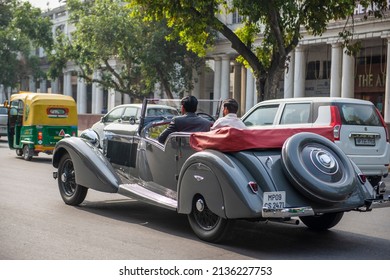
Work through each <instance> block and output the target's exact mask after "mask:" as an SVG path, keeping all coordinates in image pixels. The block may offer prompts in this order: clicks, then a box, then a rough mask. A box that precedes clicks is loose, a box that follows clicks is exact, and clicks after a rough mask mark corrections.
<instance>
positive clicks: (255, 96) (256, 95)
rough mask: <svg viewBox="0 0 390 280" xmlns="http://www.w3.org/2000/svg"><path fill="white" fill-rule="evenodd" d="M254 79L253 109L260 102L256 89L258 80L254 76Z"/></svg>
mask: <svg viewBox="0 0 390 280" xmlns="http://www.w3.org/2000/svg"><path fill="white" fill-rule="evenodd" d="M252 77H253V103H252V107H253V106H254V105H255V104H257V102H258V101H259V100H258V98H259V97H258V92H257V87H256V79H255V77H254V76H253V75H252Z"/></svg>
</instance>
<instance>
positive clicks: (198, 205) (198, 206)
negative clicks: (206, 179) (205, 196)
mask: <svg viewBox="0 0 390 280" xmlns="http://www.w3.org/2000/svg"><path fill="white" fill-rule="evenodd" d="M195 206H196V210H198V211H199V212H202V211H203V210H204V202H203V200H202V199H198V200H197V201H196V204H195Z"/></svg>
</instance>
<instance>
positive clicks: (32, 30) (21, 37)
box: [0, 0, 52, 99]
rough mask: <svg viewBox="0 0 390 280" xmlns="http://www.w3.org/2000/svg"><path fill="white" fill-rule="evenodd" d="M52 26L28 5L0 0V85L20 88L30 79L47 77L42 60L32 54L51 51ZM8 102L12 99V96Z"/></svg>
mask: <svg viewBox="0 0 390 280" xmlns="http://www.w3.org/2000/svg"><path fill="white" fill-rule="evenodd" d="M51 44H52V33H51V22H50V20H49V19H48V18H44V17H42V16H41V10H40V9H37V8H33V7H32V6H31V4H30V3H28V2H23V3H22V2H20V1H18V0H0V65H1V67H0V84H2V85H3V86H4V88H5V89H7V88H8V87H11V88H17V87H18V85H19V84H20V82H21V80H22V79H24V78H26V77H27V76H29V75H32V76H34V77H35V78H39V77H44V76H45V73H43V72H42V71H41V70H40V69H39V58H38V57H37V56H35V55H31V50H32V49H33V48H37V47H43V48H44V49H46V50H50V49H51ZM5 92H6V98H7V99H8V92H7V90H6V91H5Z"/></svg>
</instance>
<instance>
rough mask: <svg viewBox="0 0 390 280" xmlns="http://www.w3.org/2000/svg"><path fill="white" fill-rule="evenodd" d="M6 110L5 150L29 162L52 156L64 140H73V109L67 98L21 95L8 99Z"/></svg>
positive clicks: (73, 106)
mask: <svg viewBox="0 0 390 280" xmlns="http://www.w3.org/2000/svg"><path fill="white" fill-rule="evenodd" d="M4 105H6V106H7V107H8V126H7V134H8V146H9V147H10V149H16V154H17V155H18V156H23V158H24V159H25V160H31V159H32V157H33V156H37V155H38V154H39V153H41V152H42V153H46V154H52V152H53V149H54V146H55V145H56V143H57V142H58V141H59V140H61V139H62V138H64V137H65V136H68V135H69V136H77V125H78V121H77V120H78V118H77V107H76V102H75V101H74V99H73V98H72V97H71V96H66V95H62V94H50V93H31V92H22V93H18V94H13V95H11V98H10V101H9V102H8V101H6V102H5V103H4Z"/></svg>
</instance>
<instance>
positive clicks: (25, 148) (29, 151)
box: [23, 145, 34, 161]
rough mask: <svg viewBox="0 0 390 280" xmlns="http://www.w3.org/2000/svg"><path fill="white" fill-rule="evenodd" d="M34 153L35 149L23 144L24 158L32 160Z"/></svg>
mask: <svg viewBox="0 0 390 280" xmlns="http://www.w3.org/2000/svg"><path fill="white" fill-rule="evenodd" d="M33 154H34V151H33V150H32V149H31V148H30V147H29V146H28V145H24V146H23V158H24V159H25V160H28V161H30V160H31V159H32V157H33Z"/></svg>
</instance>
